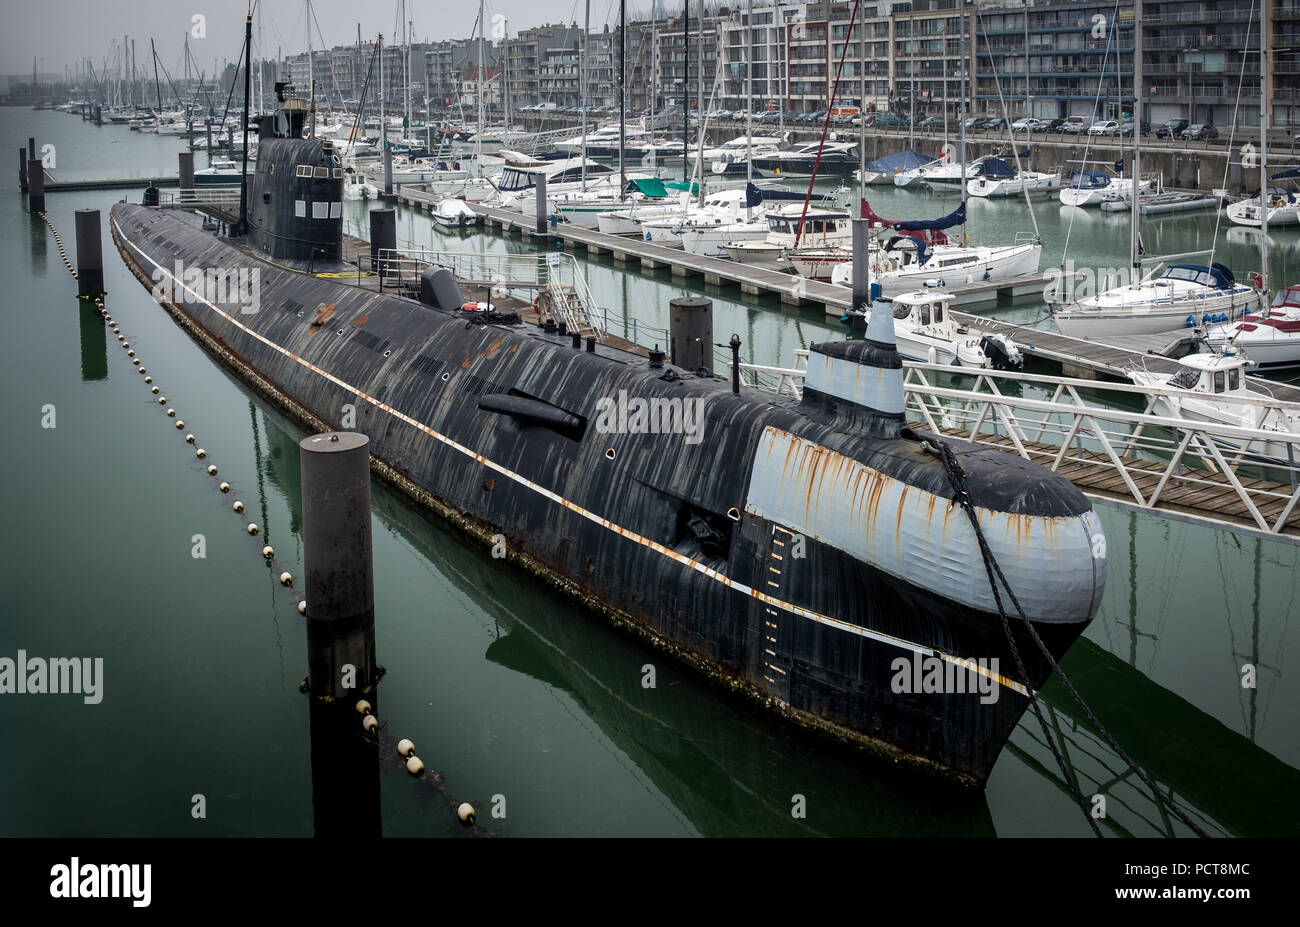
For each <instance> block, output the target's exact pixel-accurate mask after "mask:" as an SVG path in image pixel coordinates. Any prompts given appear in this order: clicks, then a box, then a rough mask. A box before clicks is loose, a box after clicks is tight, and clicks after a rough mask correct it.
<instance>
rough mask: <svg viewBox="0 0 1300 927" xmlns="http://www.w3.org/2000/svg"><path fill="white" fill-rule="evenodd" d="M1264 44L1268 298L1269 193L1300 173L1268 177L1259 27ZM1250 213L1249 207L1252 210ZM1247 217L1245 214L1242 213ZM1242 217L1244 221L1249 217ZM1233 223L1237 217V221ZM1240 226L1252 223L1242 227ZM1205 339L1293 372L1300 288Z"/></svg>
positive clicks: (1263, 227)
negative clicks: (1275, 182)
mask: <svg viewBox="0 0 1300 927" xmlns="http://www.w3.org/2000/svg"><path fill="white" fill-rule="evenodd" d="M1260 43H1261V48H1263V49H1264V54H1263V55H1262V56H1261V57H1260V98H1259V141H1260V145H1259V157H1260V160H1259V183H1260V191H1261V193H1260V198H1259V201H1258V203H1257V204H1256V206H1255V207H1254V208H1255V211H1256V214H1255V216H1253V217H1252V218H1253V221H1254V223H1255V224H1257V225H1258V226H1259V232H1258V233H1257V234H1258V237H1259V263H1260V268H1259V273H1258V274H1257V275H1256V276H1257V278H1258V280H1257V282H1258V284H1259V290H1260V292H1261V293H1263V294H1264V296H1265V298H1267V296H1268V275H1269V270H1268V257H1269V251H1268V249H1269V243H1270V241H1271V239H1270V238H1269V236H1268V228H1269V226H1270V225H1271V224H1272V223H1273V221H1274V219H1275V217H1276V216H1277V211H1275V209H1274V208H1270V207H1267V206H1265V202H1264V193H1263V191H1264V190H1265V189H1267V186H1268V181H1269V180H1270V179H1273V180H1276V179H1278V178H1280V177H1281V178H1284V179H1288V178H1286V177H1285V175H1289V174H1294V175H1300V170H1296V169H1294V168H1293V169H1291V170H1289V171H1282V172H1281V173H1280V174H1274V175H1273V177H1272V178H1270V177H1269V176H1268V97H1267V96H1266V95H1265V90H1266V89H1267V77H1268V73H1269V71H1268V67H1267V60H1268V59H1267V55H1268V51H1267V42H1266V41H1265V34H1264V29H1263V27H1262V26H1261V27H1260ZM1241 205H1242V204H1241V203H1234V204H1233V206H1229V207H1228V215H1229V216H1232V215H1233V207H1234V206H1235V207H1240V206H1241ZM1247 208H1249V207H1247ZM1243 212H1244V210H1243ZM1242 218H1245V217H1244V216H1243V217H1242ZM1233 221H1234V222H1238V221H1239V220H1238V218H1236V217H1233ZM1240 224H1243V225H1245V224H1247V223H1246V222H1240ZM1205 340H1206V342H1207V343H1208V344H1209V345H1210V347H1211V348H1213V349H1214V350H1216V351H1220V352H1222V353H1224V354H1233V353H1241V352H1245V353H1246V354H1248V355H1249V356H1250V358H1251V359H1252V360H1254V361H1255V362H1256V363H1258V364H1267V365H1269V366H1273V367H1294V366H1297V365H1300V287H1297V286H1289V287H1285V288H1283V289H1282V290H1280V291H1279V292H1278V294H1277V296H1276V297H1274V299H1273V302H1272V305H1270V306H1269V307H1268V308H1267V309H1265V310H1264V311H1263V312H1261V313H1259V314H1258V315H1255V314H1250V313H1248V314H1246V315H1245V316H1243V317H1242V319H1241V321H1240V322H1237V323H1235V324H1231V325H1217V326H1215V327H1213V328H1211V329H1210V330H1209V331H1207V332H1206V333H1205Z"/></svg>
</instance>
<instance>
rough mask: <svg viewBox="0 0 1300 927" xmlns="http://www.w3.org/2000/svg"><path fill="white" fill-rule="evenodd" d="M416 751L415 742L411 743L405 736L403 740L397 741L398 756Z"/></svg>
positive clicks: (408, 754)
mask: <svg viewBox="0 0 1300 927" xmlns="http://www.w3.org/2000/svg"><path fill="white" fill-rule="evenodd" d="M414 752H415V744H413V743H411V742H410V741H409V740H408V739H406V738H405V737H403V738H402V739H401V740H399V741H398V742H397V755H398V756H410V755H411V754H412V753H414Z"/></svg>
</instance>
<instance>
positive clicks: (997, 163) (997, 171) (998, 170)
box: [975, 158, 1016, 177]
mask: <svg viewBox="0 0 1300 927" xmlns="http://www.w3.org/2000/svg"><path fill="white" fill-rule="evenodd" d="M975 176H976V177H1014V176H1016V169H1015V168H1014V167H1012V166H1011V165H1010V164H1008V163H1007V162H1006V161H1003V160H1002V159H1001V158H986V159H985V160H984V163H983V164H981V165H980V169H979V172H978V173H976V174H975Z"/></svg>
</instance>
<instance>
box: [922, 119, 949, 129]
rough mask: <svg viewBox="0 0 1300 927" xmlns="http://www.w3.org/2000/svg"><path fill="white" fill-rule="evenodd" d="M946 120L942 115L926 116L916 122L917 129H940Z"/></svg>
mask: <svg viewBox="0 0 1300 927" xmlns="http://www.w3.org/2000/svg"><path fill="white" fill-rule="evenodd" d="M945 121H946V120H944V118H943V117H942V116H926V117H925V118H924V119H922V120H921V121H920V122H918V123H917V124H916V127H917V128H918V129H942V128H943V127H944V123H945Z"/></svg>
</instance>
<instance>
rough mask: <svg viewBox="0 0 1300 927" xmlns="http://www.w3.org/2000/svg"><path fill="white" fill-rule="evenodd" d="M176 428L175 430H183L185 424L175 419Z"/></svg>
mask: <svg viewBox="0 0 1300 927" xmlns="http://www.w3.org/2000/svg"><path fill="white" fill-rule="evenodd" d="M176 427H177V428H184V427H185V423H184V422H182V421H181V420H180V419H177V420H176Z"/></svg>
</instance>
